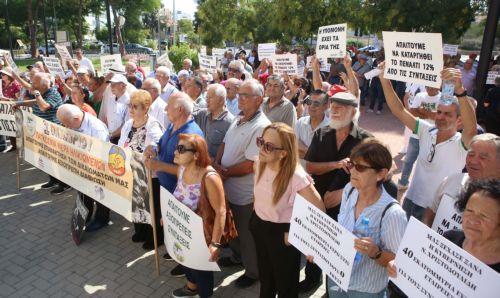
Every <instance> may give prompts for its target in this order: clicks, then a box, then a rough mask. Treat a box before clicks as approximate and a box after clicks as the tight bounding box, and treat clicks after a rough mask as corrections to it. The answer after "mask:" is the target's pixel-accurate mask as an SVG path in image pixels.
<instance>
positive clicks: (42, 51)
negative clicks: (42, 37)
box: [38, 44, 56, 55]
mask: <svg viewBox="0 0 500 298" xmlns="http://www.w3.org/2000/svg"><path fill="white" fill-rule="evenodd" d="M38 53H40V55H45V45H42V46H39V47H38ZM55 54H56V48H55V47H54V45H52V44H49V55H55Z"/></svg>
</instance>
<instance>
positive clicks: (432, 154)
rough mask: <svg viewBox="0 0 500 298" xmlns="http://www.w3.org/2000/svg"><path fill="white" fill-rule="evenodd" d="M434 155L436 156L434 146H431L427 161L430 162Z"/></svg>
mask: <svg viewBox="0 0 500 298" xmlns="http://www.w3.org/2000/svg"><path fill="white" fill-rule="evenodd" d="M435 154H436V144H432V145H431V151H430V152H429V155H427V161H428V162H432V160H433V159H434V155H435Z"/></svg>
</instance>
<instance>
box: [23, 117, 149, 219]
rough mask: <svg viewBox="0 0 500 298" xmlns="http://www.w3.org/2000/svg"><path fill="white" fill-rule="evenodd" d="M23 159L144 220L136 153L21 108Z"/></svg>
mask: <svg viewBox="0 0 500 298" xmlns="http://www.w3.org/2000/svg"><path fill="white" fill-rule="evenodd" d="M22 117H23V119H22V123H23V135H24V137H23V138H24V142H23V143H24V159H25V160H26V161H27V162H29V163H31V164H32V165H34V166H35V167H37V168H39V169H40V170H42V171H44V172H46V173H47V174H49V175H51V176H53V177H55V178H57V179H59V180H61V181H62V182H64V183H66V184H68V185H70V186H71V187H73V188H75V189H76V190H78V191H80V192H82V193H84V194H85V195H87V196H89V197H91V198H93V199H94V200H96V201H97V202H99V203H101V204H103V205H105V206H106V207H108V208H110V209H111V210H113V211H115V212H117V213H118V214H120V215H122V216H123V217H125V218H126V219H127V220H129V221H134V222H142V223H149V222H150V220H151V218H150V214H149V189H148V183H147V178H146V177H147V176H146V169H145V167H144V163H143V162H142V155H141V154H138V153H136V152H133V151H131V150H129V149H123V148H121V147H118V146H116V145H113V144H111V143H109V142H104V141H101V140H99V139H96V138H93V137H90V136H88V135H85V134H82V133H79V132H77V131H74V130H72V129H68V128H65V127H63V126H61V125H57V124H54V123H52V122H49V121H46V120H44V119H42V118H40V117H37V116H35V115H33V114H29V113H27V112H23V114H22Z"/></svg>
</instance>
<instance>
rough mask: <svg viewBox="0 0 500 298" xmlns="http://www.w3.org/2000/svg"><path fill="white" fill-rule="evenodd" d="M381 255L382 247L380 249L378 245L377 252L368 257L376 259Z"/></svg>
mask: <svg viewBox="0 0 500 298" xmlns="http://www.w3.org/2000/svg"><path fill="white" fill-rule="evenodd" d="M381 255H382V249H380V247H379V248H378V251H377V253H376V254H375V255H374V256H373V257H370V259H372V260H378V259H379V258H380V256H381Z"/></svg>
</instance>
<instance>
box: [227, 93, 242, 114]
mask: <svg viewBox="0 0 500 298" xmlns="http://www.w3.org/2000/svg"><path fill="white" fill-rule="evenodd" d="M226 107H227V109H228V111H229V113H231V114H233V116H238V115H239V114H240V109H238V95H236V97H235V98H233V99H232V100H230V99H229V98H226Z"/></svg>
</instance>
